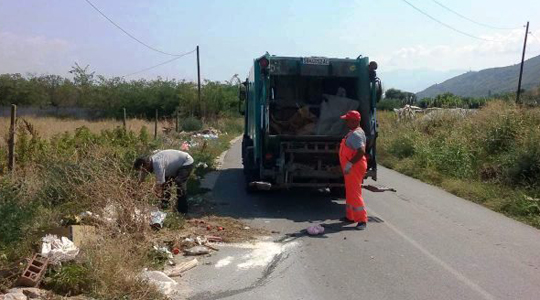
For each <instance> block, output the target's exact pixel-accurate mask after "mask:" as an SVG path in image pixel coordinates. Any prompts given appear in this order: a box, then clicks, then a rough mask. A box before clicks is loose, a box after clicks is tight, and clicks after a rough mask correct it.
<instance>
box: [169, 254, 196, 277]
mask: <svg viewBox="0 0 540 300" xmlns="http://www.w3.org/2000/svg"><path fill="white" fill-rule="evenodd" d="M198 264H199V261H198V260H197V259H196V258H194V259H192V260H189V261H185V262H181V263H179V264H177V265H176V266H175V267H174V268H171V269H168V270H165V271H164V273H165V275H167V276H170V277H175V276H182V273H184V272H186V271H189V270H191V269H193V268H195V267H196V266H197V265H198Z"/></svg>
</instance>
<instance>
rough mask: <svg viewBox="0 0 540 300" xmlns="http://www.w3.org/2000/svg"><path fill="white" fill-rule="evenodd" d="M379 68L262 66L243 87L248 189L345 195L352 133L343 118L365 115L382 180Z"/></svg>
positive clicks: (328, 62)
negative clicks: (344, 146)
mask: <svg viewBox="0 0 540 300" xmlns="http://www.w3.org/2000/svg"><path fill="white" fill-rule="evenodd" d="M376 70H377V63H376V62H374V61H371V62H370V61H369V58H368V57H363V56H358V57H357V58H356V59H350V58H344V59H340V58H327V57H284V56H275V55H270V54H268V53H266V54H265V55H263V56H261V57H259V58H256V59H254V61H253V65H252V67H251V70H250V72H249V76H248V78H247V79H246V80H245V82H243V83H242V84H241V85H239V87H240V88H239V100H240V101H239V110H240V113H241V114H243V116H244V135H243V139H242V163H243V169H244V175H245V176H244V177H245V179H246V189H247V190H248V191H255V190H259V189H263V190H268V189H283V188H286V189H288V188H296V187H304V188H306V187H307V188H329V189H330V190H331V191H332V192H335V193H338V194H343V190H344V179H343V173H342V171H341V167H340V164H339V157H338V151H339V145H340V142H341V139H342V138H343V137H344V136H345V135H346V134H347V132H348V128H347V127H346V124H345V122H344V121H343V120H341V119H340V116H341V115H343V114H345V113H346V112H347V111H349V110H358V111H359V112H360V114H361V116H362V120H361V126H362V128H363V130H364V132H365V133H366V138H367V144H366V153H367V157H368V170H367V173H366V177H371V178H372V179H374V180H377V161H376V158H377V156H376V149H377V148H376V140H377V115H376V105H377V102H378V101H379V100H380V98H381V95H382V89H381V81H380V80H379V78H378V77H377V73H376Z"/></svg>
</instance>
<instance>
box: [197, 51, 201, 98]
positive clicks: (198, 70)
mask: <svg viewBox="0 0 540 300" xmlns="http://www.w3.org/2000/svg"><path fill="white" fill-rule="evenodd" d="M197 89H198V92H199V94H198V96H199V98H198V99H199V105H200V104H201V61H200V60H199V45H197Z"/></svg>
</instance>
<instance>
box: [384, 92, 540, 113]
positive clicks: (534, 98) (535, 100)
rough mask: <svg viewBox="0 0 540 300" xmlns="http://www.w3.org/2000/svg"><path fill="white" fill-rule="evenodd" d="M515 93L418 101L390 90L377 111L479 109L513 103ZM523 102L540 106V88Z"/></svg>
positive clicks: (448, 95) (526, 94)
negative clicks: (413, 107) (415, 108)
mask: <svg viewBox="0 0 540 300" xmlns="http://www.w3.org/2000/svg"><path fill="white" fill-rule="evenodd" d="M515 98H516V95H515V93H507V94H502V95H493V96H490V97H483V98H480V97H476V98H475V97H460V96H458V95H454V94H452V93H443V94H440V95H437V96H436V97H433V98H423V99H417V97H416V95H415V94H413V93H409V92H404V91H401V90H398V89H388V90H387V91H386V92H385V98H384V99H383V100H381V101H380V102H379V103H378V104H377V109H379V110H383V111H392V110H393V109H399V108H402V107H403V106H404V105H406V104H409V105H415V106H418V107H420V108H433V107H437V108H466V109H477V108H480V107H483V106H485V105H486V104H487V103H489V102H491V101H504V102H508V103H513V102H514V101H515ZM521 101H522V102H523V104H524V105H525V106H540V87H536V88H534V89H531V90H528V91H523V93H522V95H521Z"/></svg>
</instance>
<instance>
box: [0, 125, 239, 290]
mask: <svg viewBox="0 0 540 300" xmlns="http://www.w3.org/2000/svg"><path fill="white" fill-rule="evenodd" d="M34 121H35V122H36V123H32V121H31V120H30V121H28V122H26V123H24V122H23V123H20V124H19V125H20V126H18V129H17V137H18V139H17V146H16V150H17V155H18V156H17V170H16V172H15V173H14V174H9V173H7V172H6V168H5V160H1V161H0V218H2V222H1V223H0V271H2V270H8V269H15V271H14V274H16V273H18V272H20V268H21V267H22V266H23V265H24V264H22V265H21V264H17V262H19V261H20V260H21V259H24V258H27V257H29V256H30V255H31V254H32V253H34V252H36V251H39V247H40V238H41V237H42V236H43V233H44V232H46V231H47V230H49V229H51V228H53V227H55V226H59V225H61V224H62V223H66V222H79V221H80V222H82V224H89V225H93V226H95V227H96V228H97V231H98V233H99V234H98V238H97V239H96V240H95V241H92V242H89V243H88V244H85V245H83V247H82V248H81V254H79V256H78V258H77V260H76V261H75V262H73V263H70V264H67V265H65V266H62V267H61V268H54V269H51V270H50V272H49V273H48V275H47V277H46V280H45V281H44V285H45V286H46V287H47V288H49V289H52V290H53V291H55V292H57V293H59V294H61V295H74V294H78V293H83V294H85V295H89V296H91V297H94V298H98V299H162V298H163V297H162V296H161V295H160V294H159V293H158V292H157V291H156V289H155V288H154V287H152V286H150V285H148V283H146V282H145V281H142V280H141V279H140V278H139V276H138V275H139V273H140V271H141V270H142V269H143V268H144V267H156V266H158V265H159V264H156V263H155V262H156V261H155V259H156V255H155V253H152V249H153V248H152V246H153V245H154V244H156V243H161V242H163V240H165V239H170V238H178V234H179V233H180V232H183V231H186V230H188V231H189V230H190V229H189V228H191V226H189V225H188V224H187V223H186V222H185V220H184V219H183V217H181V216H179V215H175V214H169V216H168V218H167V220H166V222H165V228H163V229H162V230H160V231H158V232H156V231H154V230H152V229H151V228H150V226H149V225H148V219H147V217H146V216H148V215H149V213H150V210H151V209H152V208H153V204H155V203H157V202H158V199H157V198H156V196H155V195H154V194H153V193H152V182H153V181H151V180H147V181H146V182H144V183H142V185H139V184H138V183H137V178H136V177H137V176H136V175H137V174H136V173H135V172H133V171H132V163H133V161H134V159H135V158H136V157H138V156H139V155H141V154H145V153H146V154H148V153H150V152H151V151H152V150H154V149H179V148H180V146H181V145H182V143H183V142H184V141H188V142H190V143H192V144H193V145H194V146H193V147H192V148H191V149H190V150H189V152H190V153H191V154H192V155H193V156H194V158H195V160H196V163H197V162H201V163H205V164H206V165H207V166H208V167H207V168H197V169H196V171H195V172H194V173H195V174H193V175H192V177H191V178H190V181H189V182H190V184H189V185H188V193H189V194H190V195H194V194H197V193H202V192H204V191H203V189H201V188H200V186H199V183H198V182H199V180H198V177H200V176H202V175H204V174H205V173H206V172H209V171H211V170H212V169H213V168H214V159H215V158H216V157H217V156H218V155H219V154H220V153H221V152H222V151H224V150H226V149H227V148H228V147H229V141H230V140H231V139H232V138H234V137H236V136H237V135H239V133H240V131H239V130H241V129H242V120H239V119H229V120H215V121H214V122H213V123H212V124H205V126H206V127H208V126H213V127H216V128H217V129H219V130H220V131H221V132H225V131H226V132H227V134H225V133H223V134H220V136H219V138H218V139H215V140H205V139H203V138H200V137H193V135H192V134H190V133H175V132H168V133H167V134H163V133H160V137H159V138H158V140H155V141H154V140H153V139H152V138H151V134H149V132H148V130H147V129H146V127H140V129H138V130H137V131H134V130H127V131H125V130H123V129H121V128H117V125H116V124H117V123H115V121H102V122H101V123H100V124H101V125H100V126H102V127H100V126H97V125H96V127H94V128H93V129H90V128H89V127H85V126H83V127H78V128H74V126H79V125H80V124H81V123H79V122H78V121H66V120H54V119H51V118H46V120H34ZM40 122H44V123H40ZM55 122H58V123H55ZM53 123H55V124H53ZM36 124H48V125H47V126H45V127H47V128H46V129H41V126H38V125H36ZM164 124H168V123H164ZM106 126H110V127H106ZM164 126H167V125H164ZM53 128H64V130H65V131H64V132H55V130H56V129H53ZM108 128H110V129H108ZM40 130H42V131H40ZM58 130H59V129H58ZM5 153H6V149H5V146H2V145H0V154H2V157H5V156H3V155H4V154H5ZM2 170H4V173H2ZM85 211H91V212H93V213H94V214H98V215H100V216H110V217H111V218H112V219H113V220H114V221H112V222H110V221H107V220H106V219H103V218H85V219H82V220H80V218H79V217H77V216H78V215H79V214H80V213H81V212H85ZM0 273H1V272H0ZM14 279H16V277H14V278H8V279H6V278H4V279H1V280H0V290H2V289H5V288H7V287H9V285H10V284H11V283H12V282H13V280H14Z"/></svg>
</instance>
